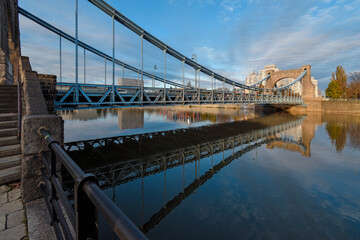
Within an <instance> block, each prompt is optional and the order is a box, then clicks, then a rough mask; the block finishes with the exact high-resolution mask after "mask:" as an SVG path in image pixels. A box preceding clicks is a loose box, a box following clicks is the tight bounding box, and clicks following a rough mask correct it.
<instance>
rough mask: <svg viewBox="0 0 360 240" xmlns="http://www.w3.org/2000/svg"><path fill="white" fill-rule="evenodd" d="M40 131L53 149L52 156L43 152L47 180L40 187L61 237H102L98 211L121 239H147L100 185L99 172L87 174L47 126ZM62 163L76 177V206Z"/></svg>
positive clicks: (52, 220) (69, 239) (69, 238)
mask: <svg viewBox="0 0 360 240" xmlns="http://www.w3.org/2000/svg"><path fill="white" fill-rule="evenodd" d="M40 132H41V134H42V135H43V136H44V137H45V141H47V142H48V143H49V148H50V150H51V154H50V158H49V154H47V153H44V152H43V153H42V159H43V163H44V166H45V168H43V169H42V177H43V181H44V182H43V183H42V184H40V188H41V190H42V192H43V195H44V198H45V201H46V206H47V208H48V211H49V213H50V216H51V225H52V226H53V227H54V230H55V234H56V237H57V239H64V238H65V239H67V240H71V239H98V224H97V219H98V213H99V214H101V215H102V216H104V218H105V220H106V222H107V223H108V224H109V226H110V227H111V228H112V230H113V231H114V232H115V234H116V235H117V236H118V237H119V238H120V239H129V240H130V239H147V238H146V236H145V235H144V234H143V233H142V232H141V231H140V230H139V229H138V228H137V227H136V226H135V224H134V223H133V222H132V221H131V220H130V219H129V218H128V217H127V216H126V215H125V214H124V213H123V212H122V211H121V210H120V209H119V208H118V207H117V206H116V205H115V204H114V203H113V202H112V201H111V199H110V198H109V197H107V196H106V195H105V193H104V192H103V191H102V190H101V189H100V187H99V186H98V184H97V180H96V177H95V175H93V174H86V173H85V172H84V171H83V170H82V169H81V168H80V167H79V166H78V165H77V164H76V163H75V162H74V161H73V160H72V159H71V158H70V156H69V155H68V154H67V153H66V152H65V151H64V150H63V149H62V148H61V146H60V145H59V143H58V142H56V141H55V140H54V139H53V138H52V137H51V136H50V135H49V133H48V132H47V131H46V130H44V129H40ZM59 164H61V165H62V166H64V167H65V168H66V170H67V171H68V172H69V174H70V175H71V177H72V178H73V179H74V181H75V185H74V196H75V198H74V208H75V209H74V208H72V207H71V205H70V203H69V201H68V199H67V197H66V194H65V192H64V190H63V189H62V186H61V183H60V179H59V177H58V176H57V167H56V166H57V165H59ZM62 207H63V209H64V211H63V210H62ZM64 213H65V214H64ZM74 232H75V233H74ZM74 235H75V236H74Z"/></svg>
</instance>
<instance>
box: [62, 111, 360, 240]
mask: <svg viewBox="0 0 360 240" xmlns="http://www.w3.org/2000/svg"><path fill="white" fill-rule="evenodd" d="M120 111H121V112H120ZM62 114H63V116H65V117H64V118H65V119H66V120H65V139H66V142H70V141H78V140H85V139H93V138H101V137H113V136H120V135H130V134H136V133H150V132H156V131H166V130H170V129H180V128H183V129H185V130H184V132H180V133H179V132H176V133H173V134H172V135H168V134H169V133H166V134H164V135H162V134H160V135H151V136H152V137H147V138H146V137H143V138H141V139H142V140H140V138H133V139H132V140H131V139H130V140H129V139H128V140H126V141H123V142H122V140H121V141H120V142H117V143H114V144H111V145H108V146H99V144H94V145H93V146H94V147H93V148H91V147H89V146H88V145H87V146H88V147H87V148H86V150H85V149H84V150H81V151H73V152H71V155H72V156H73V158H75V159H77V161H78V162H79V164H80V165H81V167H82V168H84V169H86V170H87V171H90V172H93V173H96V175H97V176H98V178H99V180H100V185H101V187H102V189H103V190H104V191H105V192H106V194H107V195H108V196H109V197H110V198H112V199H113V200H114V201H115V203H116V204H117V205H118V206H119V207H120V208H121V209H122V210H123V211H124V212H125V213H126V214H127V215H128V216H129V217H130V218H131V219H132V221H133V222H134V223H135V224H136V225H137V226H139V227H140V228H141V229H142V230H143V231H144V232H145V234H146V235H147V236H148V237H149V238H150V239H360V116H356V115H333V114H332V115H321V114H318V115H311V116H308V117H299V118H295V117H291V116H284V115H280V116H279V115H271V116H260V115H259V114H255V113H253V112H251V111H250V110H248V111H240V110H231V111H230V110H229V111H227V110H221V112H216V111H214V110H202V111H200V110H191V111H184V110H181V109H180V110H169V109H161V108H158V109H145V110H134V109H132V110H131V109H129V110H119V111H117V110H115V111H111V112H110V111H106V112H105V111H88V112H83V113H79V112H77V113H74V112H73V113H62ZM88 115H92V117H89V116H88ZM129 119H131V121H130V120H129ZM246 119H259V123H258V126H259V129H258V130H252V131H246V129H245V130H244V129H240V128H241V126H240V125H239V124H237V121H243V120H246ZM261 119H263V120H261ZM252 121H255V120H252ZM242 123H244V122H242ZM239 126H240V127H239ZM246 126H247V125H246ZM133 127H135V129H130V128H133ZM249 129H250V128H249ZM244 132H247V133H244ZM146 136H149V135H146ZM79 144H83V145H82V146H85V145H86V144H84V142H81V143H79ZM83 159H86V161H84V160H83ZM99 228H100V238H101V239H113V238H114V235H113V234H112V233H111V230H109V228H108V227H107V226H106V223H105V221H104V220H103V219H102V218H101V217H100V220H99Z"/></svg>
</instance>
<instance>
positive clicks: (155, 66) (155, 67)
mask: <svg viewBox="0 0 360 240" xmlns="http://www.w3.org/2000/svg"><path fill="white" fill-rule="evenodd" d="M156 69H157V65H154V76H153V82H152V83H153V84H152V85H153V86H152V87H153V88H155V70H156Z"/></svg>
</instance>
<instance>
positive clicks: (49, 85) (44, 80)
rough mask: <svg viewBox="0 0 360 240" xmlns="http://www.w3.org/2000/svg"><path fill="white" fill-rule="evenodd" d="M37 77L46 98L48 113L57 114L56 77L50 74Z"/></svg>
mask: <svg viewBox="0 0 360 240" xmlns="http://www.w3.org/2000/svg"><path fill="white" fill-rule="evenodd" d="M37 77H38V79H39V81H40V85H41V89H42V92H43V96H44V98H45V102H46V106H47V110H48V113H49V114H54V113H55V106H54V100H55V98H56V94H57V90H56V76H55V75H49V74H38V75H37Z"/></svg>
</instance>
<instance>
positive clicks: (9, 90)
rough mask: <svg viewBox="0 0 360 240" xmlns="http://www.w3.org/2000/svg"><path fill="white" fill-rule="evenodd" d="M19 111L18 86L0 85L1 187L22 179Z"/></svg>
mask: <svg viewBox="0 0 360 240" xmlns="http://www.w3.org/2000/svg"><path fill="white" fill-rule="evenodd" d="M17 110H18V109H17V86H16V85H0V185H2V184H5V183H10V182H13V181H16V180H19V179H20V177H21V159H22V156H21V147H20V143H19V141H18V139H17V132H18V121H17V119H18V114H17Z"/></svg>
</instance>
